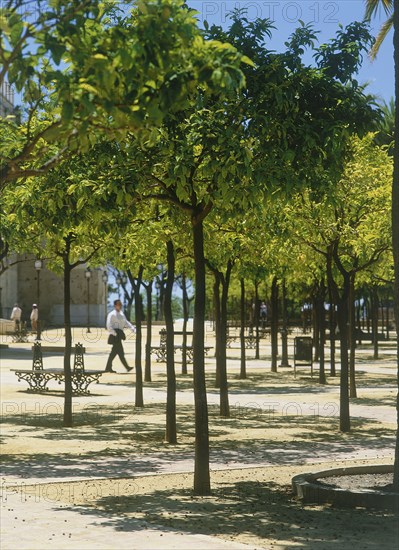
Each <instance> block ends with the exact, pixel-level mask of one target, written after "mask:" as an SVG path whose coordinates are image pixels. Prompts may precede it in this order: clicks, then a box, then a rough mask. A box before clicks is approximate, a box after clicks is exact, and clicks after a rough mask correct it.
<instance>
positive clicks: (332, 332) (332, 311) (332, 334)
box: [328, 285, 336, 376]
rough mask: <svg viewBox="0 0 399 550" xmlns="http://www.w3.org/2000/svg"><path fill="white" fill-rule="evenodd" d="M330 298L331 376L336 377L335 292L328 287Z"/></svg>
mask: <svg viewBox="0 0 399 550" xmlns="http://www.w3.org/2000/svg"><path fill="white" fill-rule="evenodd" d="M328 296H329V302H330V309H329V312H328V321H329V330H330V376H335V375H336V371H335V327H336V319H335V303H334V298H333V292H332V290H331V288H330V285H328Z"/></svg>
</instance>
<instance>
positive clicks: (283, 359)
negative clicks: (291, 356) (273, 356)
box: [280, 279, 291, 367]
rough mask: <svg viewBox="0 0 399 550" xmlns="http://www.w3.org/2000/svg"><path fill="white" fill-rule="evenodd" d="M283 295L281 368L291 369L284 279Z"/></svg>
mask: <svg viewBox="0 0 399 550" xmlns="http://www.w3.org/2000/svg"><path fill="white" fill-rule="evenodd" d="M281 290H282V293H281V315H282V327H281V364H280V367H290V366H291V365H290V364H289V361H288V320H287V287H286V282H285V279H283V284H282V289H281Z"/></svg>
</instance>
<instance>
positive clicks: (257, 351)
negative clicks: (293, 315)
mask: <svg viewBox="0 0 399 550" xmlns="http://www.w3.org/2000/svg"><path fill="white" fill-rule="evenodd" d="M259 312H260V301H259V282H258V281H255V312H254V322H255V359H259V358H260V352H259Z"/></svg>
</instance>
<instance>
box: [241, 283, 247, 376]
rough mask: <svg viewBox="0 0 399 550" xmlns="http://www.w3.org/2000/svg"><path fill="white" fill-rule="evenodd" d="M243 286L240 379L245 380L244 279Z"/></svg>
mask: <svg viewBox="0 0 399 550" xmlns="http://www.w3.org/2000/svg"><path fill="white" fill-rule="evenodd" d="M240 286H241V298H240V316H241V330H240V347H241V357H240V359H241V361H240V379H241V380H245V379H246V377H247V359H246V353H245V321H246V318H245V313H246V307H245V280H244V278H243V277H242V278H241V280H240Z"/></svg>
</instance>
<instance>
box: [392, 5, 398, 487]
mask: <svg viewBox="0 0 399 550" xmlns="http://www.w3.org/2000/svg"><path fill="white" fill-rule="evenodd" d="M393 9H394V38H393V40H394V61H395V138H396V142H395V149H394V171H393V182H392V248H393V256H394V274H395V281H394V309H395V319H396V346H397V347H396V350H397V353H396V360H397V373H398V376H397V383H398V393H397V397H396V413H397V432H396V447H395V465H394V485H395V487H396V488H397V489H398V488H399V216H398V212H399V145H398V128H399V0H394V2H393Z"/></svg>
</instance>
